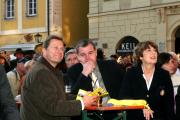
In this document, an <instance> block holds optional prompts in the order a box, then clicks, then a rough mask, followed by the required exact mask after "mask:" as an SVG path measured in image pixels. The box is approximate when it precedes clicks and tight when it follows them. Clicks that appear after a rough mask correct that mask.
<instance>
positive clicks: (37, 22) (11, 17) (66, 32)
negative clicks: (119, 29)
mask: <svg viewBox="0 0 180 120" xmlns="http://www.w3.org/2000/svg"><path fill="white" fill-rule="evenodd" d="M78 6H82V7H78ZM88 6H89V5H88V1H84V0H78V1H77V2H75V1H74V2H72V1H71V0H1V2H0V46H4V45H8V44H22V43H36V42H37V41H36V39H35V36H36V35H37V33H39V34H40V35H41V37H42V38H41V39H42V41H43V40H45V38H46V37H47V36H48V35H50V34H57V35H59V36H62V37H63V38H64V39H65V42H67V46H73V45H74V44H75V43H74V41H78V39H81V38H87V37H88V18H87V14H88Z"/></svg>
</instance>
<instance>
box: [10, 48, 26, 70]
mask: <svg viewBox="0 0 180 120" xmlns="http://www.w3.org/2000/svg"><path fill="white" fill-rule="evenodd" d="M14 56H15V57H16V59H14V60H11V61H10V65H11V70H13V69H14V68H15V67H16V65H17V61H18V60H20V59H22V58H24V51H23V50H22V49H21V48H17V49H16V51H15V53H14Z"/></svg>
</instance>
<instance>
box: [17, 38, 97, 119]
mask: <svg viewBox="0 0 180 120" xmlns="http://www.w3.org/2000/svg"><path fill="white" fill-rule="evenodd" d="M42 50H43V52H42V58H40V60H39V61H37V62H36V63H35V64H34V67H33V68H32V69H31V71H30V72H29V73H28V74H27V76H26V80H25V83H24V86H23V90H22V105H21V118H22V120H68V119H70V116H76V115H80V114H81V110H83V109H84V107H87V106H90V105H94V104H96V103H97V102H96V101H97V99H98V97H97V96H88V95H85V96H84V97H83V99H82V100H81V101H80V100H71V99H69V97H70V96H69V97H66V94H65V91H64V80H63V76H62V72H61V71H60V70H59V69H58V68H57V65H58V64H59V62H61V61H62V59H63V57H64V43H63V40H62V38H60V37H58V36H54V35H52V36H49V37H48V38H47V40H46V41H45V42H44V43H43V49H42Z"/></svg>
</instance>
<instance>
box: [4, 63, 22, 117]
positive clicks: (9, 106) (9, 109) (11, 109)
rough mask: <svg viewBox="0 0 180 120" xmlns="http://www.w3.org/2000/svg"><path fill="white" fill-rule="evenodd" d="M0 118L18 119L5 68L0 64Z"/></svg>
mask: <svg viewBox="0 0 180 120" xmlns="http://www.w3.org/2000/svg"><path fill="white" fill-rule="evenodd" d="M0 120H20V117H19V112H18V110H17V108H16V104H15V101H14V99H13V96H12V93H11V89H10V85H9V83H8V80H7V77H6V73H5V70H4V68H3V66H1V65H0Z"/></svg>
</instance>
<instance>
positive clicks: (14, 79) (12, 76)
mask: <svg viewBox="0 0 180 120" xmlns="http://www.w3.org/2000/svg"><path fill="white" fill-rule="evenodd" d="M27 61H28V59H26V58H22V59H19V60H18V61H17V65H16V68H15V69H13V70H12V71H9V72H8V73H7V78H8V81H9V84H10V87H11V92H12V94H13V96H14V98H15V97H16V96H17V95H18V94H19V93H20V91H21V90H20V88H21V85H22V82H23V81H24V76H25V75H26V69H25V66H24V64H25V63H26V62H27Z"/></svg>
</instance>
